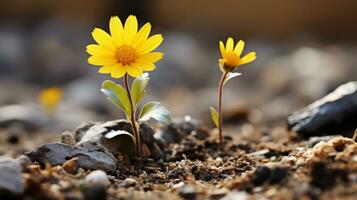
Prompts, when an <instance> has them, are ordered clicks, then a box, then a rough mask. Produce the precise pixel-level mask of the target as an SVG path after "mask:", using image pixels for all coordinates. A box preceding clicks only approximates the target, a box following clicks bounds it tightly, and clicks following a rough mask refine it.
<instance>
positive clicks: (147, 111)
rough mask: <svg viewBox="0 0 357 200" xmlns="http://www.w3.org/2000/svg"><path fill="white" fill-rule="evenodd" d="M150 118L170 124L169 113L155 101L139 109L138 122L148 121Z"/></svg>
mask: <svg viewBox="0 0 357 200" xmlns="http://www.w3.org/2000/svg"><path fill="white" fill-rule="evenodd" d="M150 118H153V119H155V120H157V121H159V122H161V123H165V124H169V123H170V122H171V118H170V112H169V111H168V110H167V109H166V108H165V107H164V106H162V105H161V104H160V103H159V102H156V101H152V102H149V103H146V104H145V105H144V106H143V107H142V108H141V111H140V115H139V120H138V121H140V122H142V121H148V120H149V119H150Z"/></svg>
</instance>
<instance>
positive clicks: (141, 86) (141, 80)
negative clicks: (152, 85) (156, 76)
mask: <svg viewBox="0 0 357 200" xmlns="http://www.w3.org/2000/svg"><path fill="white" fill-rule="evenodd" d="M149 80H150V77H149V74H148V73H144V74H143V75H142V76H140V77H138V78H136V79H135V80H134V82H133V85H132V87H131V91H132V93H133V103H134V105H137V104H138V103H139V102H140V101H141V99H142V98H143V97H144V95H145V88H146V86H147V85H148V83H149Z"/></svg>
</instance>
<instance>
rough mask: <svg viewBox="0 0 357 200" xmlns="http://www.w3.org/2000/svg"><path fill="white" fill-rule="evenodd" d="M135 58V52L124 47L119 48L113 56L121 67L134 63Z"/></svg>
mask: <svg viewBox="0 0 357 200" xmlns="http://www.w3.org/2000/svg"><path fill="white" fill-rule="evenodd" d="M137 57H138V56H137V55H136V52H135V50H134V49H133V48H131V47H129V46H126V45H125V46H121V47H119V48H118V49H117V51H116V54H115V58H116V59H117V60H118V62H120V63H121V64H123V65H130V64H132V63H134V62H135V59H136V58H137Z"/></svg>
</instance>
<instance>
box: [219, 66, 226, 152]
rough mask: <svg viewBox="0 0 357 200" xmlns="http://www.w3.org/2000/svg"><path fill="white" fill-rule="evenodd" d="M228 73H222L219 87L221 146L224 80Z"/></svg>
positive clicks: (220, 141) (221, 136)
mask: <svg viewBox="0 0 357 200" xmlns="http://www.w3.org/2000/svg"><path fill="white" fill-rule="evenodd" d="M227 75H228V72H224V73H223V74H222V77H221V81H220V83H219V89H218V132H219V144H220V145H221V147H223V133H222V126H223V119H222V96H223V86H224V82H225V80H226V78H227Z"/></svg>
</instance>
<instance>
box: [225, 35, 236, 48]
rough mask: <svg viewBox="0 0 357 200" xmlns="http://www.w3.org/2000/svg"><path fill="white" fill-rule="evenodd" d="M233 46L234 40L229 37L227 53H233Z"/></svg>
mask: <svg viewBox="0 0 357 200" xmlns="http://www.w3.org/2000/svg"><path fill="white" fill-rule="evenodd" d="M233 45H234V41H233V38H231V37H229V38H228V39H227V44H226V51H233Z"/></svg>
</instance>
